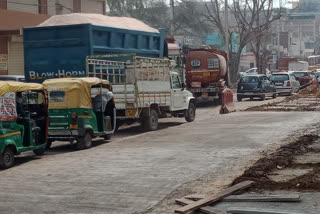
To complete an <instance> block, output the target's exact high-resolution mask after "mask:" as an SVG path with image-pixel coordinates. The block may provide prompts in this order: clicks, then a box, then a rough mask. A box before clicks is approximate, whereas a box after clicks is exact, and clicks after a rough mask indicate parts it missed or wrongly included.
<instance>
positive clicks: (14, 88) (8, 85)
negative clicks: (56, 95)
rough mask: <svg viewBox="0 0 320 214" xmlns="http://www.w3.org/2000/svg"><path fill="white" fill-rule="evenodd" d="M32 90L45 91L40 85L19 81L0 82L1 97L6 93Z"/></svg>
mask: <svg viewBox="0 0 320 214" xmlns="http://www.w3.org/2000/svg"><path fill="white" fill-rule="evenodd" d="M32 90H44V87H43V85H41V84H38V83H24V82H18V81H0V95H1V96H2V95H4V94H5V93H6V92H23V91H32Z"/></svg>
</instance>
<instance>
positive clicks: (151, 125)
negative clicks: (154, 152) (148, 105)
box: [143, 109, 159, 131]
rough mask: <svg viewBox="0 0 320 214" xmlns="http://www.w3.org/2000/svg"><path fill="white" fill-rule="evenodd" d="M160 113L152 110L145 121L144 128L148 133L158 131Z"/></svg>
mask: <svg viewBox="0 0 320 214" xmlns="http://www.w3.org/2000/svg"><path fill="white" fill-rule="evenodd" d="M158 125H159V124H158V113H157V111H156V110H154V109H150V115H149V117H147V118H146V119H145V120H144V121H143V126H144V128H145V129H146V130H147V131H155V130H157V129H158Z"/></svg>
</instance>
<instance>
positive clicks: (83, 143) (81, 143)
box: [76, 132, 92, 150]
mask: <svg viewBox="0 0 320 214" xmlns="http://www.w3.org/2000/svg"><path fill="white" fill-rule="evenodd" d="M91 146H92V135H91V134H90V132H86V133H85V135H84V136H83V137H80V138H79V139H78V142H77V143H76V148H77V149H79V150H82V149H88V148H90V147H91Z"/></svg>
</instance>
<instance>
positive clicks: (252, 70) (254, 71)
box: [240, 68, 258, 76]
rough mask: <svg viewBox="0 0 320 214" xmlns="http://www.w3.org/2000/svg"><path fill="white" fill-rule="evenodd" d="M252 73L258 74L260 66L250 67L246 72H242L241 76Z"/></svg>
mask: <svg viewBox="0 0 320 214" xmlns="http://www.w3.org/2000/svg"><path fill="white" fill-rule="evenodd" d="M251 74H258V68H250V69H248V70H246V71H244V72H240V75H241V76H246V75H251Z"/></svg>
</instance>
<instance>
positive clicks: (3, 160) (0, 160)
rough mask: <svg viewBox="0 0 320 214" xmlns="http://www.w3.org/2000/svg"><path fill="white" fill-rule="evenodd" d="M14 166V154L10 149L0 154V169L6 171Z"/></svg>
mask: <svg viewBox="0 0 320 214" xmlns="http://www.w3.org/2000/svg"><path fill="white" fill-rule="evenodd" d="M13 164H14V153H13V151H12V149H11V148H10V147H7V148H6V149H5V150H4V152H3V153H2V154H0V167H1V168H2V169H8V168H10V167H12V166H13Z"/></svg>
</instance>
